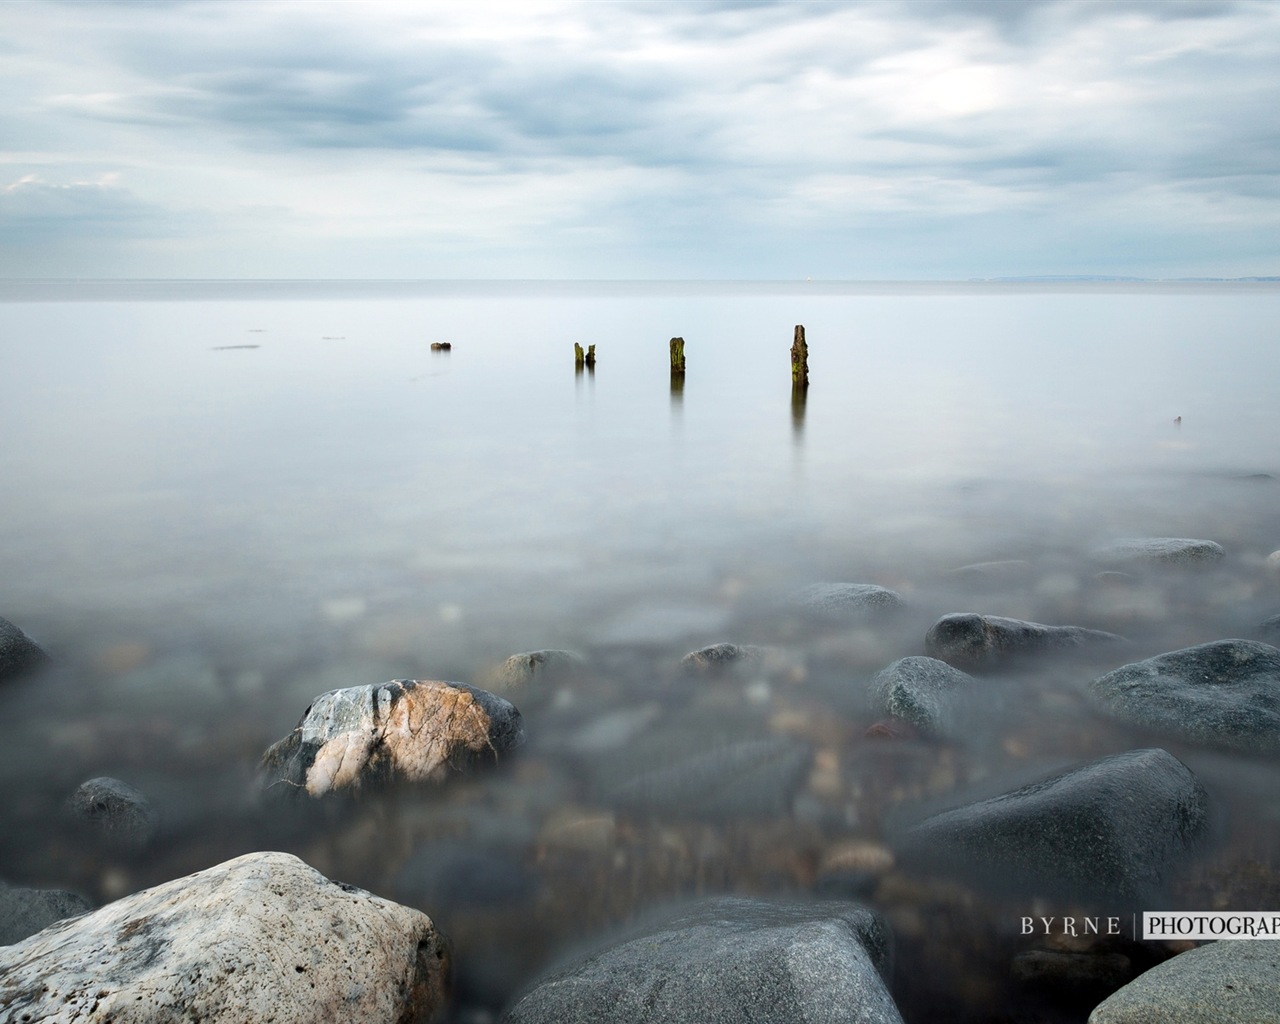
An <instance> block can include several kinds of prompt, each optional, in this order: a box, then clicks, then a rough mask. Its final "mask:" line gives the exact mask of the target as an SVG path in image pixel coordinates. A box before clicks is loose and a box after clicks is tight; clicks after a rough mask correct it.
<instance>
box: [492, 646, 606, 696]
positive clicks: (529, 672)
mask: <svg viewBox="0 0 1280 1024" xmlns="http://www.w3.org/2000/svg"><path fill="white" fill-rule="evenodd" d="M585 665H586V659H585V658H583V656H582V655H581V654H578V653H577V652H576V651H564V650H558V649H552V648H548V649H546V650H540V651H523V652H521V653H520V654H513V655H511V657H509V658H507V659H506V660H505V661H504V662H503V663H502V664H501V665H499V666H498V667H497V668H496V669H495V670H494V671H493V673H492V682H493V685H494V687H495V688H496V689H501V690H508V689H510V690H520V689H523V688H525V687H526V686H528V685H529V684H530V683H533V682H535V681H540V680H543V679H546V678H552V679H561V678H569V677H572V676H573V675H574V674H576V673H578V672H580V671H581V670H582V668H583V667H584V666H585Z"/></svg>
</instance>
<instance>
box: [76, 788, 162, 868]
mask: <svg viewBox="0 0 1280 1024" xmlns="http://www.w3.org/2000/svg"><path fill="white" fill-rule="evenodd" d="M67 810H68V812H69V813H70V814H71V816H72V817H73V818H74V819H75V820H76V821H78V822H80V823H82V824H83V825H85V826H86V827H87V828H88V829H90V830H91V831H92V832H93V834H94V835H96V836H98V837H99V838H101V839H102V840H104V841H105V842H106V843H107V844H108V845H109V846H111V847H114V848H116V849H129V850H141V849H143V848H145V847H146V846H147V845H148V844H149V843H150V842H151V840H152V839H154V838H155V834H156V826H157V824H158V821H159V815H158V814H157V813H156V809H155V808H154V807H153V806H152V805H151V801H149V800H148V799H147V798H146V797H145V796H143V795H142V793H140V792H139V791H138V790H136V789H134V788H133V787H132V786H130V785H129V784H128V783H127V782H121V781H120V780H119V779H113V778H109V777H106V776H102V777H99V778H96V779H90V780H89V781H88V782H84V783H82V784H81V785H80V786H79V787H78V788H77V789H76V791H75V792H74V793H72V794H71V796H70V797H68V798H67Z"/></svg>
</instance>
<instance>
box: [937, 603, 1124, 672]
mask: <svg viewBox="0 0 1280 1024" xmlns="http://www.w3.org/2000/svg"><path fill="white" fill-rule="evenodd" d="M1126 642H1127V641H1125V639H1124V637H1122V636H1117V635H1116V634H1115V633H1106V632H1103V631H1102V630H1100V629H1086V628H1085V627H1084V626H1046V625H1043V624H1042V623H1039V622H1024V621H1023V620H1022V619H1006V618H1003V617H1001V616H999V615H978V614H976V613H974V612H955V613H953V614H951V615H944V616H943V617H942V618H940V619H939V620H938V621H937V622H935V623H934V624H933V625H932V626H931V627H930V628H929V632H928V633H926V634H925V638H924V643H925V649H926V650H927V651H928V652H929V654H930V655H932V656H933V657H935V658H938V659H940V660H942V661H945V662H948V663H950V664H952V665H957V666H961V667H978V666H995V665H999V664H1000V663H1002V662H1007V661H1010V660H1012V659H1015V658H1019V657H1026V656H1031V655H1036V654H1042V653H1046V652H1054V651H1056V652H1063V651H1084V650H1087V649H1089V648H1091V647H1098V646H1102V645H1106V644H1117V643H1126Z"/></svg>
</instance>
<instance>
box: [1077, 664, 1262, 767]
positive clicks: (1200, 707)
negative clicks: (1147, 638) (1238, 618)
mask: <svg viewBox="0 0 1280 1024" xmlns="http://www.w3.org/2000/svg"><path fill="white" fill-rule="evenodd" d="M1089 693H1090V695H1091V697H1092V698H1093V700H1094V701H1095V702H1096V703H1097V704H1098V706H1099V707H1101V708H1102V709H1103V710H1104V711H1106V712H1107V713H1108V714H1111V715H1114V716H1115V717H1117V718H1119V719H1122V720H1123V721H1126V722H1131V723H1133V724H1134V725H1139V726H1142V727H1143V728H1147V729H1152V730H1155V731H1157V732H1162V733H1166V734H1168V735H1170V736H1178V737H1181V738H1183V739H1188V740H1191V741H1192V742H1195V743H1204V744H1208V745H1212V746H1217V747H1226V748H1230V749H1235V750H1248V751H1263V752H1268V753H1275V752H1277V751H1280V650H1278V649H1276V648H1275V647H1272V646H1270V645H1269V644H1264V643H1259V642H1258V641H1256V640H1216V641H1214V642H1212V643H1207V644H1199V645H1197V646H1195V647H1187V648H1184V649H1183V650H1180V651H1171V652H1170V653H1168V654H1161V655H1158V656H1157V657H1154V658H1148V659H1147V660H1146V661H1138V662H1134V663H1133V664H1131V665H1123V666H1121V667H1120V668H1118V669H1115V670H1114V671H1111V672H1108V673H1107V674H1106V675H1104V676H1100V677H1099V678H1097V679H1095V680H1094V681H1093V682H1092V683H1090V684H1089Z"/></svg>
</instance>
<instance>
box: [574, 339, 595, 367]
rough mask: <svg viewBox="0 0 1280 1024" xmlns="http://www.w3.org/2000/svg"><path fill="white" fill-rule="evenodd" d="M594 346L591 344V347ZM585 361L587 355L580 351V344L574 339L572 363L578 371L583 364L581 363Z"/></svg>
mask: <svg viewBox="0 0 1280 1024" xmlns="http://www.w3.org/2000/svg"><path fill="white" fill-rule="evenodd" d="M594 347H595V346H594V345H593V346H592V348H594ZM586 361H587V357H586V354H585V353H584V352H583V351H582V346H581V345H579V344H578V343H577V342H576V341H575V342H574V343H573V365H574V366H575V367H576V368H577V369H578V370H579V371H581V370H582V365H583V363H585V362H586Z"/></svg>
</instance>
